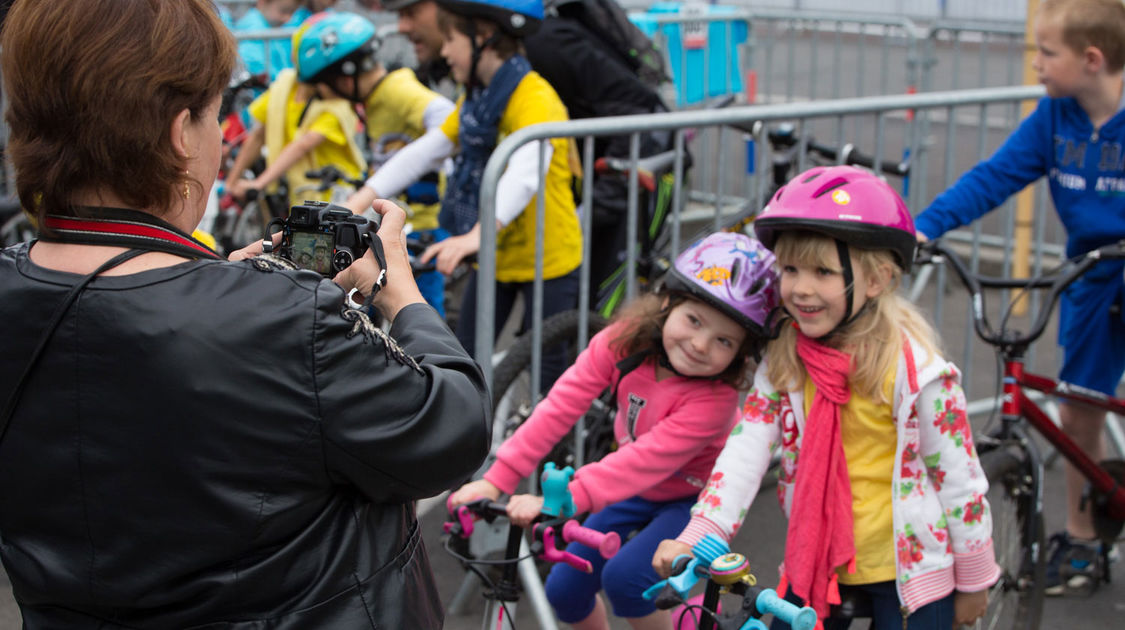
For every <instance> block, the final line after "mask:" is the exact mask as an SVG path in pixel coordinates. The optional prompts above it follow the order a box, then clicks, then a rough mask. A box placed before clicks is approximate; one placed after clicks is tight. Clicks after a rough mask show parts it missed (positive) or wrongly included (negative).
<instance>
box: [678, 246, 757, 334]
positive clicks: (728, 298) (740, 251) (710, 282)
mask: <svg viewBox="0 0 1125 630" xmlns="http://www.w3.org/2000/svg"><path fill="white" fill-rule="evenodd" d="M773 267H774V257H773V254H772V253H771V252H770V251H769V250H768V249H766V248H765V247H763V246H762V244H761V243H759V242H758V241H756V240H754V239H752V238H750V237H749V236H746V235H745V234H738V233H733V232H716V233H715V234H711V235H708V236H707V237H705V238H703V239H701V240H699V241H697V242H695V243H693V244H691V245H690V246H688V248H687V249H685V250H684V251H683V252H682V253H681V254H680V255H679V256H678V257H677V258H676V263H675V265H674V266H673V267H672V269H671V270H670V271H669V272H668V275H667V276H665V278H664V287H665V288H667V289H670V290H673V291H682V292H684V293H687V294H689V295H691V296H692V297H694V298H696V299H698V300H700V301H702V302H705V303H707V304H709V305H711V306H713V307H715V308H717V309H719V311H721V312H722V313H723V314H725V315H727V316H728V317H730V318H731V319H733V320H734V321H736V322H738V323H739V324H741V325H743V326H745V327H746V328H747V329H749V330H750V331H752V332H754V333H755V334H758V335H768V334H769V324H768V320H769V316H770V311H772V310H773V309H774V308H775V307H776V306H777V296H778V288H777V273H776V272H775V271H774V268H773Z"/></svg>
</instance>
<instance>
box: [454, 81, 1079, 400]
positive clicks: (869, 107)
mask: <svg viewBox="0 0 1125 630" xmlns="http://www.w3.org/2000/svg"><path fill="white" fill-rule="evenodd" d="M1042 95H1043V90H1042V88H1040V87H1038V86H1034V87H1024V86H1019V87H1007V88H988V89H974V90H958V91H948V92H931V93H924V94H913V95H893V96H878V97H867V98H851V99H839V100H832V101H818V102H808V103H791V104H777V105H755V106H739V107H733V108H728V109H719V110H702V111H677V112H670V113H667V114H659V115H644V116H622V117H614V118H603V119H593V120H576V121H568V122H560V123H549V124H541V125H535V126H532V127H527V128H525V129H521V130H519V131H517V132H516V133H514V134H512V135H511V136H509V137H508V138H506V139H505V140H504V141H503V142H501V143H500V144H499V145H498V146H497V148H496V150H495V151H494V152H493V154H492V157H491V158H490V159H489V162H488V164H487V166H486V167H485V171H484V176H483V180H482V183H481V208H480V221H481V224H482V225H492V224H493V222H494V217H495V200H496V185H497V182H498V179H499V177H500V175H501V174H502V173H503V171H504V168H505V165H506V164H507V162H508V160H509V158H510V157H511V155H512V152H513V151H515V150H516V149H517V148H518V147H519V146H521V145H523V144H526V143H529V142H535V141H539V140H545V139H548V138H555V137H571V138H586V139H587V142H586V146H592V141H590V140H591V139H592V138H593V137H597V136H607V135H630V136H631V138H632V155H631V159H632V160H633V161H634V162H635V161H636V160H637V159H638V151H639V149H638V147H639V137H640V136H639V134H640V133H642V132H645V131H651V130H673V131H675V132H676V147H677V164H676V177H677V192H676V200H675V202H674V204H673V216H672V218H671V226H672V228H671V229H673V230H674V232H673V234H677V233H678V231H679V230H680V229H681V223H682V221H683V220H684V217H685V216H686V215H685V200H684V198H683V197H684V195H683V194H682V193H683V190H682V188H683V186H682V182H683V172H682V165H683V159H682V158H683V151H684V150H685V146H686V140H685V137H686V135H687V133H688V131H689V130H692V129H696V128H704V127H728V126H731V125H738V126H740V127H748V126H752V125H753V124H754V123H756V122H760V123H762V124H761V125H759V126H758V130H757V132H756V136H755V138H754V140H755V149H754V151H753V153H752V156H751V158H750V160H751V161H753V162H757V163H760V164H767V163H769V160H770V152H769V147H768V143H767V142H766V141H765V137H764V136H765V134H766V130H767V129H768V128H769V126H770V125H771V124H774V123H778V122H782V121H785V122H795V123H796V124H797V126H798V128H799V129H801V132H800V133H801V134H805V133H806V130H808V129H811V128H816V127H818V126H821V127H828V128H831V127H832V126H833V125H835V126H836V127H837V129H842V128H845V127H846V126H847V124H846V123H847V122H849V121H848V119H849V118H853V117H859V118H861V119H866V125H865V126H866V127H868V128H874V129H875V130H876V135H877V136H878V137H880V139H879V143H878V144H877V145H875V147H874V149H873V150H871V151H870V153H872V154H874V156H875V158H876V159H877V160H878V159H880V158H881V157H882V154H883V153H887V151H884V150H883V144H884V143H886V142H888V140H887V138H886V136H889V135H890V134H887V133H886V130H885V128H886V127H887V125H888V120H890V119H892V117H894V116H895V115H896V114H898V113H901V112H903V111H915V112H919V113H920V114H921V113H935V112H939V113H943V114H944V120H960V119H961V118H966V117H971V116H972V115H974V114H975V115H976V116H977V117H978V119H979V120H981V121H985V120H987V118H988V116H989V112H990V110H992V109H997V108H999V109H1005V110H1007V109H1012V108H1015V107H1018V105H1019V104H1020V103H1022V102H1023V101H1027V100H1031V99H1036V98H1039V97H1041V96H1042ZM955 114H956V116H955ZM941 125H942V123H941V122H940V121H939V122H936V123H934V127H935V128H938V127H940V126H941ZM947 126H948V127H950V128H952V129H953V130H954V131H956V133H933V134H932V136H929V137H922V136H920V135H919V134H916V133H915V134H909V133H899V134H897V139H898V142H899V143H900V146H901V143H907V146H906V148H907V149H909V150H910V151H911V155H913V156H916V157H919V156H924V155H925V154H927V153H930V152H933V151H937V150H938V149H940V150H941V151H942V152H943V156H944V160H943V161H945V162H948V163H950V164H951V165H952V168H947V169H946V170H945V172H944V173H943V172H940V169H939V167H937V166H935V167H933V168H931V167H930V166H929V163H930V162H932V163H934V164H935V165H936V164H937V161H935V160H931V161H926V160H921V159H919V160H917V161H915V162H914V163H913V164H912V169H917V170H912V172H911V175H910V186H911V187H913V186H914V185H915V184H914V182H916V181H917V180H920V179H932V180H934V182H933V185H932V186H931V188H932V189H934V190H941V189H944V187H945V186H946V185H947V184H948V183H950V182H951V181H952V180H953V179H954V178H955V176H956V175H957V174H959V173H960V172H963V171H965V170H967V169H968V168H970V167H971V166H972V165H973V164H975V163H976V162H977V161H979V159H980V158H981V157H984V156H985V155H984V154H983V150H986V149H989V148H990V147H991V148H995V146H998V145H999V144H1000V143H1001V142H1002V141H1003V140H1004V139H1005V138H1006V137H1007V135H1008V133H1009V131H1010V129H1008V128H1003V129H998V128H995V127H993V126H990V125H987V124H978V125H976V127H975V131H971V130H969V129H968V126H967V125H956V126H954V125H947ZM728 135H730V136H733V135H734V134H728ZM736 140H738V141H741V139H736ZM943 144H944V145H945V146H941V145H943ZM724 149H729V150H730V151H729V153H727V154H726V155H728V156H729V155H735V154H739V153H740V154H742V155H743V156H744V158H743V161H745V160H746V158H745V148H744V147H740V146H736V147H733V148H732V147H725V148H724ZM540 159H541V160H542V159H543V158H542V155H541V158H540ZM808 160H811V158H809V157H808V156H802V157H801V160H800V161H801V162H802V168H803V166H804V165H805V164H806V163H808ZM736 162H737V161H736V160H730V159H727V160H726V164H727V168H729V169H731V170H738V169H744V168H745V164H738V163H736ZM946 166H949V164H947V165H946ZM583 169H584V172H593V155H592V152H591V151H587V154H586V155H585V156H584V165H583ZM768 171H769V169H767V168H758V169H756V171H755V172H754V173H753V174H752V175H751V176H749V177H750V178H757V179H764V178H768V177H769V175H770V173H769V172H768ZM793 174H796V173H795V172H794V173H793ZM585 181H586V183H587V189H586V190H585V191H584V192H583V194H584V196H585V198H586V199H589V198H590V195H591V194H592V191H591V189H590V186H589V181H590V180H589V178H586V180H585ZM763 185H765V182H764V181H759V182H758V183H757V187H758V189H759V190H760V189H761V186H763ZM628 190H629V193H628V199H629V206H628V214H627V217H628V221H629V227H630V237H631V238H630V239H629V242H630V243H635V242H636V240H635V238H633V237H635V235H636V234H637V229H638V228H637V219H638V216H639V214H640V212H639V208H638V198H639V195H638V184H637V181H636V175H635V171H633V172H632V174H631V175H630V180H629V188H628ZM907 197H908V200H909V201H910V207H911V210H912V212H915V213H917V212H918V211H920V210H921V209H922V208H923V207H924V206H925V204H926V203H928V202H929V201H930V199H929V198H925V199H919V198H914V197H913V196H911V195H907ZM538 200H539V201H538V205H537V209H536V212H537V225H538V226H540V227H539V231H538V233H537V234H536V252H537V259H536V270H537V274H536V276H537V277H536V281H535V285H534V289H533V298H532V301H531V303H530V304H525V308H530V309H532V313H533V314H534V315H535V316H534V317H533V319H532V321H533V322H535V323H534V326H533V328H532V330H531V331H530V333H529V334H531V335H532V348H533V357H532V382H533V385H535V384H538V383H539V373H538V366H539V362H540V353H541V351H540V345H541V340H542V329H541V322H542V317H541V314H542V299H543V297H542V296H543V293H542V291H543V287H542V252H543V242H544V237H545V235H544V234H543V231H542V226H543V218H544V206H543V195H542V182H540V194H539V195H538ZM743 201H744V203H746V204H755V207H759V208H760V207H761V206H760V203H759V202H758V201H757V200H750V199H745V200H743ZM588 215H589V213H584V216H583V226H582V228H583V235H584V238H585V244H584V247H585V251H584V252H583V266H582V270H581V272H580V303H579V304H578V306H579V309H580V312H585V311H587V310H588V309H589V300H590V289H591V287H590V283H589V274H588V270H587V268H586V267H587V263H588V260H589V245H588V243H589V235H590V229H591V227H590V220H589V216H588ZM993 215H997V216H994V217H993V216H991V215H990V218H989V219H988V220H987V221H982V222H978V223H977V225H976V226H975V227H974V228H973V230H972V231H968V232H961V233H959V235H960V236H961V237H963V238H964V239H966V240H968V242H969V243H970V244H971V245H972V246H973V248H974V249H975V250H977V251H978V255H977V256H976V257H975V259H974V264H983V263H982V262H981V257H982V256H985V255H989V256H995V257H998V258H999V259H1000V260H1006V257H1007V256H1010V249H1009V248H1007V247H1004V246H1003V244H1004V243H1003V241H1002V240H1001V239H1003V238H1004V235H1005V234H1010V224H1011V221H1012V219H1011V218H1010V217H1009V216H1008V213H1005V212H998V213H993ZM1039 215H1040V221H1039V226H1038V230H1039V231H1038V234H1039V235H1040V238H1042V235H1044V234H1047V233H1048V230H1047V229H1046V227H1045V224H1046V222H1047V221H1049V220H1051V219H1053V213H1052V212H1048V211H1047V208H1046V206H1045V204H1044V205H1042V206H1041V207H1040V209H1039ZM718 220H719V219H718V216H716V218H715V221H716V223H718ZM982 224H983V225H986V226H987V228H986V230H985V231H984V232H982V227H981V225H982ZM1005 226H1007V227H1005ZM1059 234H1061V232H1059ZM988 235H991V237H990V236H988ZM955 236H957V235H955ZM1058 242H1061V237H1060V240H1059V241H1058ZM1056 248H1057V245H1056ZM673 249H674V250H677V251H678V244H674V245H673ZM1033 251H1034V252H1035V254H1036V255H1037V256H1038V257H1039V258H1040V260H1042V259H1043V258H1044V257H1048V256H1050V255H1051V249H1050V247H1049V244H1048V243H1046V242H1044V243H1043V245H1042V246H1040V247H1038V248H1036V249H1034V250H1033ZM636 256H637V251H636V249H635V246H632V245H631V246H630V247H629V250H628V252H627V260H628V262H629V265H630V267H631V266H632V264H633V263H634V262H635V261H636ZM478 259H479V263H480V268H479V272H478V273H479V283H478V288H477V291H478V292H477V304H478V305H483V306H482V308H491V305H492V304H494V303H495V295H496V293H495V291H496V286H495V277H496V276H495V265H496V234H495V232H494V231H492V230H485V231H483V232H482V235H481V249H480V253H479V255H478ZM634 280H635V278H634V277H632V276H630V277H629V282H630V284H632V283H633V282H634ZM938 280H939V281H944V277H943V276H942V275H941V274H938ZM631 288H632V287H631ZM914 288H915V289H916V287H914ZM938 289H939V290H938V291H937V298H936V301H935V306H934V309H935V311H934V318H935V319H938V320H940V319H941V316H942V312H941V311H942V309H943V308H944V304H943V303H942V299H943V298H942V297H941V296H942V295H943V294H944V284H942V283H939V286H938ZM630 297H631V296H630ZM493 321H494V320H493V317H492V315H491V313H488V314H487V315H485V314H481V315H479V316H478V317H477V328H476V346H475V348H473V349H472V350H473V351H474V354H475V356H476V358H477V360H478V361H479V362H480V364H481V367H482V368H483V369H484V371H485V373H486V375H487V377H488V378H489V379H490V380H491V377H492V375H491V372H492V366H491V357H492V356H493V349H494V341H495V336H494V330H493ZM584 324H585V322H583V325H580V327H579V328H580V330H584V329H585V325H584ZM947 341H948V344H947V345H950V346H952V344H953V340H952V339H950V340H947ZM973 341H974V339H972V332H971V330H966V339H965V343H966V344H968V345H967V347H969V348H972V345H971V344H972V343H973ZM966 356H968V355H966ZM962 365H963V366H964V368H965V369H966V378H965V382H966V385H967V388H968V389H970V390H971V389H972V388H973V379H972V375H971V361H969V360H963V361H962ZM980 393H985V392H980Z"/></svg>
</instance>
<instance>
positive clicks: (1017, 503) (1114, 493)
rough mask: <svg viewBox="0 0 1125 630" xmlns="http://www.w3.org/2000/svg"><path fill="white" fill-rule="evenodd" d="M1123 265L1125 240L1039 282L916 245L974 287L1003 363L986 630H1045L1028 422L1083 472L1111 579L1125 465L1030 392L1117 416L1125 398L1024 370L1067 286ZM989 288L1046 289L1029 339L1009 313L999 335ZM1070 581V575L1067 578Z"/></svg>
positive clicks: (979, 320)
mask: <svg viewBox="0 0 1125 630" xmlns="http://www.w3.org/2000/svg"><path fill="white" fill-rule="evenodd" d="M1120 259H1125V241H1121V242H1119V243H1115V244H1112V245H1106V246H1104V247H1101V248H1098V249H1095V250H1093V251H1090V252H1087V253H1086V254H1083V255H1081V256H1078V257H1075V258H1072V259H1070V260H1067V261H1065V262H1064V263H1062V264H1061V265H1059V266H1058V267H1057V268H1055V269H1054V270H1052V271H1050V272H1048V273H1045V274H1042V275H1040V276H1038V277H1035V278H1031V279H1019V278H996V277H990V276H985V275H981V274H977V273H973V272H972V271H970V270H969V268H968V267H967V266H966V265H965V263H964V261H962V260H961V258H960V257H959V256H958V255H957V254H956V253H955V252H954V251H952V250H951V249H950V248H949V247H948V246H946V245H945V244H943V243H942V242H940V241H932V242H929V243H925V244H923V245H922V246H921V247H920V248H919V262H923V263H945V262H947V263H949V267H950V268H951V269H952V270H953V271H954V273H955V274H956V275H957V277H958V278H960V280H961V282H962V283H963V284H964V285H965V287H966V288H967V289H968V290H969V295H970V299H971V300H972V309H971V310H972V317H973V327H974V329H975V331H976V334H977V336H978V337H980V338H981V339H982V340H983V341H984V342H985V343H987V344H989V345H991V346H992V347H993V348H994V349H995V352H996V355H997V358H998V359H999V360H1000V363H1001V364H1002V365H1003V375H1004V376H1003V386H1002V387H1003V392H1002V395H1003V398H1002V402H1001V414H1000V419H1001V424H1000V427H999V428H998V429H997V430H995V431H991V432H987V433H986V434H984V435H981V436H978V437H977V438H976V445H977V451H978V453H979V454H980V459H981V465H982V467H983V468H984V471H985V474H986V475H987V476H988V480H989V484H990V489H989V494H988V499H989V502H990V503H991V505H992V513H993V544H994V545H995V549H996V556H997V558H996V559H997V561H998V562H999V563H1000V566H1001V568H1002V569H1003V574H1002V575H1001V578H1000V580H999V582H997V584H996V585H995V586H994V587H993V589H992V593H991V594H990V596H989V610H988V612H987V613H986V615H985V617H984V618H983V619H982V624H981V627H985V628H1020V629H1035V628H1038V627H1039V620H1040V614H1041V612H1042V609H1043V589H1044V576H1045V572H1046V552H1045V545H1044V526H1043V489H1042V479H1043V458H1042V456H1041V454H1040V452H1039V450H1038V448H1037V447H1036V444H1035V442H1034V441H1033V440H1032V439H1031V435H1030V433H1029V431H1028V427H1029V426H1030V427H1031V428H1032V429H1034V430H1035V431H1037V432H1038V433H1039V434H1040V435H1042V436H1043V438H1045V439H1046V440H1047V442H1049V443H1050V444H1051V445H1053V446H1054V448H1056V449H1057V450H1058V452H1059V453H1061V454H1062V455H1063V456H1064V457H1066V459H1067V460H1068V461H1070V462H1071V463H1072V464H1074V466H1075V467H1076V468H1077V469H1078V470H1080V471H1082V474H1083V475H1084V476H1085V477H1086V479H1087V480H1088V481H1089V486H1088V493H1087V498H1086V503H1085V504H1086V506H1087V509H1089V510H1091V511H1092V516H1093V520H1094V526H1095V529H1096V531H1097V534H1098V537H1099V538H1100V539H1101V541H1102V549H1103V552H1102V554H1101V558H1100V559H1099V562H1098V564H1097V567H1096V570H1097V571H1099V572H1101V578H1102V579H1103V580H1105V581H1108V580H1109V562H1108V558H1107V557H1106V555H1107V554H1106V551H1105V550H1108V549H1109V548H1110V547H1111V546H1112V545H1113V544H1114V543H1115V542H1116V541H1117V539H1118V536H1119V535H1120V534H1121V530H1122V526H1123V525H1125V461H1123V460H1119V459H1116V460H1105V461H1102V462H1095V461H1093V460H1092V459H1091V458H1090V457H1088V456H1087V455H1086V454H1085V453H1083V452H1082V450H1081V449H1079V448H1078V446H1077V445H1075V444H1074V442H1073V441H1072V440H1071V439H1070V438H1069V437H1067V435H1066V434H1065V433H1063V432H1062V430H1060V429H1059V428H1058V426H1056V425H1055V423H1054V422H1053V421H1052V420H1051V418H1050V417H1049V416H1048V415H1047V413H1046V412H1045V411H1044V410H1043V409H1042V408H1041V407H1040V406H1039V405H1038V404H1037V403H1036V402H1035V401H1034V400H1033V399H1032V398H1031V397H1030V396H1029V395H1028V392H1029V391H1036V392H1042V393H1043V394H1046V395H1048V396H1051V397H1053V398H1056V399H1061V400H1066V401H1074V402H1079V403H1083V404H1086V405H1090V406H1093V407H1096V408H1098V409H1104V410H1105V411H1108V412H1113V413H1116V414H1125V400H1123V399H1120V398H1115V397H1111V396H1106V395H1105V394H1102V393H1100V392H1096V391H1091V390H1087V389H1083V388H1079V387H1076V386H1073V385H1069V384H1067V383H1060V382H1057V381H1055V380H1054V379H1051V378H1048V377H1046V376H1041V375H1038V374H1033V373H1031V372H1029V371H1027V370H1026V369H1025V367H1026V366H1025V357H1026V354H1027V350H1028V348H1029V347H1030V346H1031V344H1032V343H1034V342H1035V341H1036V340H1037V339H1038V338H1039V337H1040V336H1041V335H1042V334H1043V332H1044V330H1045V329H1046V326H1047V322H1048V320H1049V318H1050V315H1051V311H1052V310H1053V308H1054V306H1055V303H1056V302H1058V299H1059V296H1060V295H1061V294H1062V292H1063V290H1065V289H1066V288H1067V287H1068V286H1070V285H1071V284H1073V283H1074V282H1075V281H1076V280H1078V278H1080V277H1081V276H1082V275H1083V274H1085V273H1086V272H1087V271H1089V270H1090V269H1091V268H1092V267H1094V265H1096V264H1097V263H1098V262H1100V261H1103V260H1120ZM985 289H1015V290H1023V291H1031V290H1040V291H1042V292H1043V300H1042V305H1041V307H1040V308H1039V311H1038V312H1037V313H1036V314H1035V317H1034V319H1033V320H1032V323H1031V329H1030V330H1029V331H1028V332H1026V333H1024V332H1021V331H1018V330H1012V329H1011V328H1010V327H1009V326H1008V324H1007V322H1008V321H1009V318H1008V317H1004V319H1003V322H1004V323H1003V324H1002V325H1001V327H1000V329H999V330H997V329H994V328H993V327H992V325H991V324H990V322H989V320H988V315H987V309H986V308H985V300H984V290H985ZM1063 577H1064V579H1065V577H1066V576H1065V575H1064V576H1063ZM1095 583H1096V582H1095Z"/></svg>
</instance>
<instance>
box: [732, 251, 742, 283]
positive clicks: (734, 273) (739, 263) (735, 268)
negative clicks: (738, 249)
mask: <svg viewBox="0 0 1125 630" xmlns="http://www.w3.org/2000/svg"><path fill="white" fill-rule="evenodd" d="M741 269H742V260H740V259H738V258H735V259H734V262H733V263H731V266H730V281H729V282H730V286H732V287H733V286H735V285H737V284H738V272H739V271H740V270H741Z"/></svg>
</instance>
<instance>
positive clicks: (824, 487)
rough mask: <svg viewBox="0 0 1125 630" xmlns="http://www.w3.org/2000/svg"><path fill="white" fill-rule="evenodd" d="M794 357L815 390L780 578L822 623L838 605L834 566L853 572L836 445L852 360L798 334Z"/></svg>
mask: <svg viewBox="0 0 1125 630" xmlns="http://www.w3.org/2000/svg"><path fill="white" fill-rule="evenodd" d="M797 355H798V356H800V357H801V361H802V362H804V364H805V370H806V371H808V373H809V377H810V378H812V382H813V384H814V385H816V396H815V397H814V398H813V402H812V408H811V409H810V410H809V417H808V418H807V419H806V420H805V430H804V432H803V438H802V441H801V451H800V454H799V455H798V456H797V457H798V468H797V480H796V487H795V488H794V494H793V509H792V510H791V511H790V513H789V531H788V534H787V535H786V539H785V576H784V578H783V579H784V580H785V581H787V582H788V583H789V585H790V586H791V587H792V588H793V592H794V593H796V594H797V596H798V597H801V598H802V599H804V600H805V601H806V602H808V604H809V605H810V606H812V607H813V609H814V610H816V614H817V616H819V617H820V618H822V619H823V618H825V617H827V616H828V605H829V604H838V603H840V592H839V590H838V588H837V584H836V567H839V566H841V565H844V564H847V565H848V568H849V571H854V570H855V536H854V534H853V531H852V486H851V482H850V481H849V479H848V463H847V461H846V460H845V459H844V446H843V444H842V443H841V441H840V406H841V405H844V404H846V403H847V402H848V399H849V398H850V397H851V390H850V389H849V388H848V371H849V368H850V364H851V357H850V356H849V355H847V354H845V353H843V352H839V351H837V350H833V349H832V348H829V347H828V346H825V345H822V344H820V343H818V342H817V341H816V340H814V339H810V338H808V337H806V336H805V335H804V334H802V333H800V332H799V331H798V333H797Z"/></svg>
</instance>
